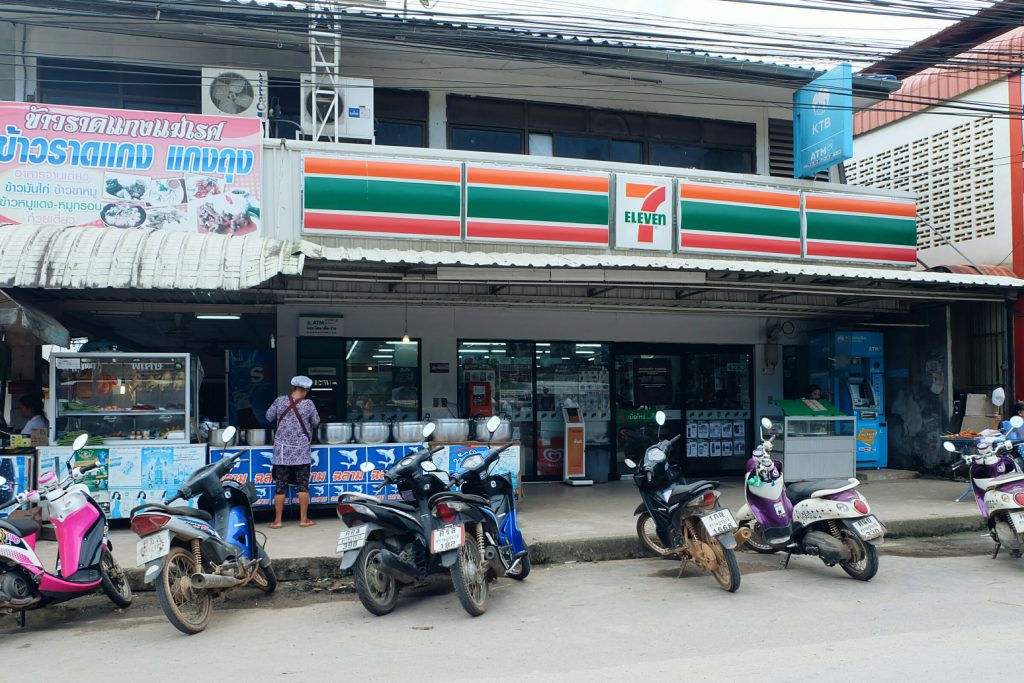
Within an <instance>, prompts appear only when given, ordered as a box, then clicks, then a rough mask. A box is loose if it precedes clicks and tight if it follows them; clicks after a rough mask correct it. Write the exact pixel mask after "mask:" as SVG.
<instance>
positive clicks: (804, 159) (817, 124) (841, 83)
mask: <svg viewBox="0 0 1024 683" xmlns="http://www.w3.org/2000/svg"><path fill="white" fill-rule="evenodd" d="M852 156H853V70H852V68H851V67H850V65H849V64H840V65H839V66H837V67H835V68H834V69H832V70H831V71H829V72H827V73H826V74H824V75H822V76H819V77H818V78H816V79H814V80H813V81H811V82H810V83H809V84H807V86H805V87H803V88H801V89H800V90H798V91H796V93H794V94H793V176H794V177H795V178H809V177H811V176H813V175H814V174H815V173H818V172H819V171H823V170H825V169H826V168H829V167H830V166H835V165H836V164H838V163H840V162H842V161H845V160H846V159H849V158H850V157H852Z"/></svg>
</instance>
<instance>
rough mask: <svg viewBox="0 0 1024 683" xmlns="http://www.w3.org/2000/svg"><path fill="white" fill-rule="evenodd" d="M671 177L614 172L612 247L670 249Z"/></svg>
mask: <svg viewBox="0 0 1024 683" xmlns="http://www.w3.org/2000/svg"><path fill="white" fill-rule="evenodd" d="M672 204H673V202H672V179H671V178H659V177H655V176H629V175H621V174H616V176H615V223H614V230H615V247H616V248H618V249H652V250H657V251H671V250H672V218H671V211H672Z"/></svg>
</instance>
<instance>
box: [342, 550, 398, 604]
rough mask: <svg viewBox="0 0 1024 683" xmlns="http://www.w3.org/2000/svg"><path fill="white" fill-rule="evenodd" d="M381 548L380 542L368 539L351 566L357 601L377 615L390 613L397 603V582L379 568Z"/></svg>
mask: <svg viewBox="0 0 1024 683" xmlns="http://www.w3.org/2000/svg"><path fill="white" fill-rule="evenodd" d="M383 550H384V546H383V545H381V544H380V542H378V541H370V542H369V543H367V544H366V545H364V546H363V549H362V550H361V551H360V552H359V557H357V558H356V564H355V567H353V568H352V574H353V579H354V584H355V589H356V595H358V596H359V602H361V603H363V607H365V608H366V611H368V612H369V613H370V614H373V615H375V616H378V617H382V616H384V615H385V614H388V613H390V612H391V611H392V610H394V609H395V605H396V604H397V603H398V582H397V581H395V579H394V577H392V576H388V575H387V574H385V573H384V571H383V570H382V568H381V560H380V554H381V551H383Z"/></svg>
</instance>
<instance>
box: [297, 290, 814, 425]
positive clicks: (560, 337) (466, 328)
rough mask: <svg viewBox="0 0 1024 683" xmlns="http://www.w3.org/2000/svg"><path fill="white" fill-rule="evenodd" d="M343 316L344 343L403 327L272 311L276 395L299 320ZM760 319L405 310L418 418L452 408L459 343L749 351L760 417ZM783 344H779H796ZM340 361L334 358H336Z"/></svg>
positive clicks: (770, 387) (387, 310)
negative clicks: (418, 373) (441, 405)
mask: <svg viewBox="0 0 1024 683" xmlns="http://www.w3.org/2000/svg"><path fill="white" fill-rule="evenodd" d="M301 313H306V314H322V315H343V316H344V319H345V322H344V332H345V335H346V336H348V337H384V338H392V339H399V338H400V337H401V336H402V328H403V325H404V308H403V307H402V306H400V305H399V306H387V307H386V306H358V305H344V306H297V305H285V306H279V307H278V309H277V368H278V370H277V373H278V387H279V388H284V387H287V386H288V382H289V380H290V379H291V377H292V376H293V375H294V374H295V371H296V350H297V349H296V331H297V330H298V317H299V314H301ZM765 330H766V321H765V319H764V318H755V317H741V316H697V315H691V314H683V313H680V314H655V313H609V312H597V311H587V310H531V311H524V310H519V309H504V308H501V307H500V306H495V307H492V308H484V307H468V306H467V307H455V306H415V307H410V308H409V336H410V337H412V338H414V339H415V338H420V339H421V340H422V343H421V347H420V348H421V353H422V358H421V364H422V367H423V375H422V381H423V405H424V411H426V412H434V409H433V408H432V405H433V399H434V398H435V397H445V398H447V399H448V401H449V403H451V404H452V406H453V409H454V405H455V404H456V403H457V400H458V393H457V391H458V387H457V381H458V375H457V367H458V357H457V345H458V340H459V339H480V340H491V339H495V340H502V341H505V340H517V339H521V340H535V341H544V340H554V341H579V342H605V341H625V342H628V341H632V342H652V343H686V344H753V345H756V346H755V349H754V368H753V371H754V378H755V387H756V388H755V408H756V410H758V411H760V412H764V411H765V410H766V409H767V407H768V400H769V397H771V398H776V399H777V398H782V367H781V361H780V364H779V366H777V367H776V368H775V370H774V374H764V371H763V367H764V363H763V358H764V342H765ZM800 341H802V337H799V336H796V337H789V338H784V339H782V340H780V343H786V344H792V343H800ZM340 353H343V352H341V351H339V354H340ZM430 363H448V365H449V368H450V372H449V373H447V374H440V373H438V374H431V373H430V371H429V368H430Z"/></svg>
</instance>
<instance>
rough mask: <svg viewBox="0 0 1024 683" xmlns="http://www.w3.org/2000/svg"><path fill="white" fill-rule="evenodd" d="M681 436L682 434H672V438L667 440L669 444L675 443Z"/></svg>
mask: <svg viewBox="0 0 1024 683" xmlns="http://www.w3.org/2000/svg"><path fill="white" fill-rule="evenodd" d="M681 438H683V435H682V434H676V435H675V436H673V437H672V438H671V439H670V440H669V444H671V445H675V443H676V442H677V441H679V439H681Z"/></svg>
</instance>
